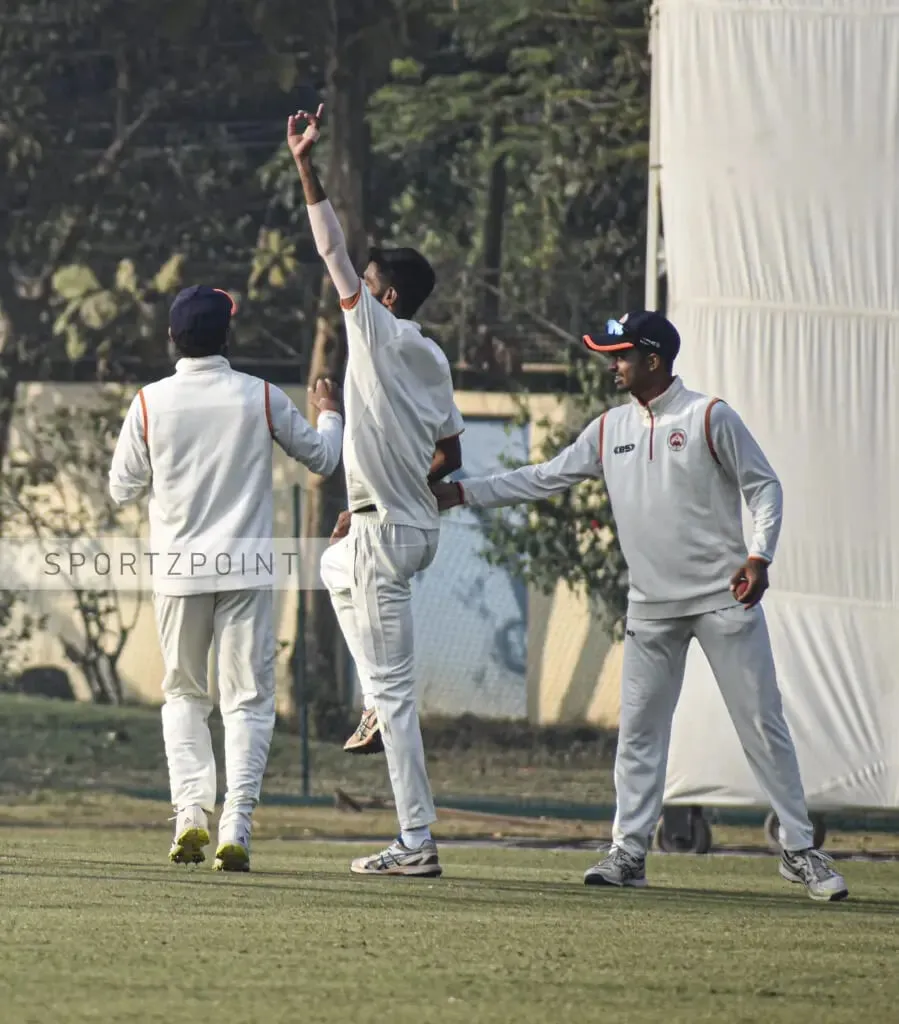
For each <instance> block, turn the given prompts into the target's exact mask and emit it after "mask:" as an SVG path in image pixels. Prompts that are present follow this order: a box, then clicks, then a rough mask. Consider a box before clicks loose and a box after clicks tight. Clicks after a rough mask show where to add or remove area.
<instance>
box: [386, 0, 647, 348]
mask: <svg viewBox="0 0 899 1024" xmlns="http://www.w3.org/2000/svg"><path fill="white" fill-rule="evenodd" d="M427 6H428V10H429V12H430V14H429V21H430V24H431V25H432V27H433V32H434V44H433V45H432V46H431V47H429V48H421V47H419V48H417V49H416V51H415V57H414V58H411V57H406V58H403V59H399V58H398V59H397V60H395V61H394V63H393V67H392V77H391V81H390V83H389V84H388V85H387V86H385V87H384V88H383V89H381V90H380V91H379V93H378V94H377V95H376V96H375V98H374V101H373V105H372V118H371V120H372V128H373V134H374V137H375V139H376V140H377V141H376V155H377V156H378V157H379V158H380V161H381V162H380V163H379V164H376V172H377V173H378V174H379V175H387V174H393V175H395V167H396V166H397V165H398V163H399V162H400V161H402V166H403V167H404V169H405V172H406V180H407V184H406V187H405V189H404V190H403V191H402V192H399V193H398V194H397V195H396V198H395V199H394V201H393V203H392V204H391V206H390V210H389V220H387V219H385V221H384V222H382V224H381V225H379V227H380V228H381V229H382V231H383V233H384V234H385V235H387V236H388V237H391V238H396V239H400V238H402V239H406V240H410V239H411V240H412V241H413V242H415V241H417V242H418V244H419V245H420V246H421V247H422V248H423V250H424V251H425V252H426V253H427V255H428V256H429V258H431V259H432V262H434V263H435V265H436V266H437V268H438V278H439V286H438V291H437V293H436V294H435V297H434V299H432V300H431V301H430V302H429V303H428V305H427V307H426V311H425V315H426V317H427V326H428V327H429V328H430V329H431V330H432V331H433V332H434V333H435V334H436V336H437V337H439V338H440V339H441V340H442V341H443V342H444V344H445V345H446V347H447V349H448V351H450V352H452V353H453V354H459V355H465V354H466V353H467V351H469V350H470V344H471V338H472V335H473V334H474V335H475V337H476V336H477V332H478V328H479V327H480V328H488V329H489V332H490V333H492V334H493V335H495V336H497V337H498V339H499V340H501V341H502V342H503V343H504V344H505V347H506V348H507V349H512V350H517V352H518V354H519V355H520V356H521V355H524V356H527V355H528V354H529V353H528V351H527V350H528V349H530V350H531V351H533V350H534V349H535V347H536V348H538V349H539V352H540V354H541V355H542V357H543V358H541V359H540V360H537V361H543V362H551V361H552V362H565V361H566V358H567V352H566V349H567V347H568V346H567V344H565V343H563V344H562V345H561V346H560V344H559V340H558V338H559V335H558V332H552V331H549V330H548V328H547V324H554V325H557V326H558V327H560V328H561V329H562V332H563V334H565V333H567V334H569V335H573V336H575V337H577V336H579V335H580V334H581V333H582V332H583V330H584V329H585V327H586V326H587V325H589V324H591V323H594V324H595V323H596V322H598V321H601V320H604V319H605V318H606V317H607V316H608V315H609V313H610V312H611V311H612V310H614V309H617V308H618V307H619V306H621V305H622V304H624V305H625V306H626V305H628V304H629V302H630V301H631V300H632V297H633V298H636V295H637V294H639V290H640V285H641V282H640V274H641V269H642V262H643V240H644V233H645V226H644V208H645V189H646V156H647V133H648V117H649V78H648V60H647V54H646V46H647V38H648V37H647V25H646V13H647V12H646V4H645V3H643V2H642V0H625V2H616V3H614V4H613V3H607V2H603V0H567V2H565V0H530V2H528V3H524V4H522V3H519V2H517V0H498V2H496V3H491V4H481V3H478V2H477V0H458V2H457V3H455V4H453V5H452V8H449V7H448V6H447V5H445V4H442V3H437V2H436V0H435V2H434V3H431V4H429V5H427ZM495 264H499V266H496V265H495ZM485 292H487V293H488V294H492V295H493V296H494V299H493V302H492V304H491V303H487V304H486V305H485V298H484V293H485ZM494 313H495V314H496V315H497V322H496V323H494V324H488V323H485V317H486V316H492V315H494ZM535 335H536V336H538V338H537V340H538V341H539V344H538V345H536V346H535V345H534V344H531V339H532V338H533V337H534V336H535ZM475 347H477V346H475ZM525 361H527V360H525Z"/></svg>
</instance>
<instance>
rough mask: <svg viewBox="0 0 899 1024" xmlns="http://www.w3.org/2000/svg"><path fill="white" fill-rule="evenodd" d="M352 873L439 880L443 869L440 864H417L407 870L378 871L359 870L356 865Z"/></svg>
mask: <svg viewBox="0 0 899 1024" xmlns="http://www.w3.org/2000/svg"><path fill="white" fill-rule="evenodd" d="M350 871H351V872H352V873H353V874H354V875H371V876H377V875H390V876H391V877H394V878H400V877H403V876H405V877H406V878H439V877H440V876H441V875H442V874H443V868H442V867H441V866H440V865H439V864H417V865H414V866H411V867H407V868H380V869H378V870H377V871H372V870H369V869H368V868H357V867H356V866H355V865H354V864H350Z"/></svg>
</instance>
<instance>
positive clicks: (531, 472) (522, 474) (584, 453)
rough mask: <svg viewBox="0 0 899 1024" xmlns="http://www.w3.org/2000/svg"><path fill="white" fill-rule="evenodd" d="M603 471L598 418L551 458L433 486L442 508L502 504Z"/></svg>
mask: <svg viewBox="0 0 899 1024" xmlns="http://www.w3.org/2000/svg"><path fill="white" fill-rule="evenodd" d="M601 475H602V464H601V462H600V455H599V419H595V420H593V422H592V423H590V424H589V425H588V426H587V427H586V428H585V429H584V430H583V431H582V432H581V434H580V436H579V437H578V439H577V440H576V441H575V442H574V443H573V444H570V445H568V447H567V448H563V449H562V451H560V452H559V454H558V455H556V456H555V458H552V459H550V460H549V461H548V462H540V463H537V464H535V465H531V466H522V467H520V468H519V469H513V470H510V471H509V472H508V473H497V474H495V475H494V476H486V477H479V478H477V479H473V480H466V481H465V483H464V484H459V483H437V484H433V485H432V486H431V490H432V491H433V492H434V494H436V495H437V502H438V505H439V507H440V510H441V511H445V510H446V509H449V508H453V507H454V506H456V505H463V504H464V505H468V506H471V507H472V508H500V507H501V506H503V505H518V504H521V503H522V502H529V501H541V500H543V499H545V498H552V497H553V496H555V495H557V494H564V492H565V491H567V490H569V489H570V488H571V487H573V486H574V485H575V484H578V483H580V482H581V481H583V480H591V479H595V478H597V477H599V476H601Z"/></svg>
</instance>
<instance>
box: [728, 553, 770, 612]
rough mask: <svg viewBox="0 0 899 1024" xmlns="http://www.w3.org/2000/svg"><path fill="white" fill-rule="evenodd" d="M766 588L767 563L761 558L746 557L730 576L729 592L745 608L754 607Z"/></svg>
mask: <svg viewBox="0 0 899 1024" xmlns="http://www.w3.org/2000/svg"><path fill="white" fill-rule="evenodd" d="M767 589H768V563H767V562H766V561H765V560H764V559H762V558H747V559H746V561H745V562H744V563H743V564H742V565H741V566H740V568H739V569H737V571H736V572H735V573H734V574H733V576H731V579H730V592H731V593H732V594H733V595H734V597H735V598H736V599H737V600H738V601H739V602H740V604H743V605H746V608H747V609H749V608H755V606H756V605H757V604H758V603H759V601H761V599H762V595H763V594H764V593H765V591H766V590H767Z"/></svg>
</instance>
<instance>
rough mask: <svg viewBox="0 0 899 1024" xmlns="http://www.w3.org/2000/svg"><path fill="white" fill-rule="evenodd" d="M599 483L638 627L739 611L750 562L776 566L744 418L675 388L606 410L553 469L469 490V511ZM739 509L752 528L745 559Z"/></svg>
mask: <svg viewBox="0 0 899 1024" xmlns="http://www.w3.org/2000/svg"><path fill="white" fill-rule="evenodd" d="M599 476H603V477H604V479H605V484H606V489H607V491H608V494H609V499H610V502H611V506H612V513H613V515H614V517H615V525H616V529H617V534H618V540H619V543H620V545H621V550H622V553H623V555H624V558H625V560H626V561H627V565H628V570H629V576H630V590H629V593H628V615H629V616H630V617H632V618H635V619H662V618H678V617H681V616H688V615H698V614H700V613H702V612H706V611H714V610H715V609H717V608H726V607H732V606H733V604H734V600H735V599H734V597H733V595H732V594H731V592H730V578H731V576H732V575H733V573H734V572H735V571H736V570H737V569H738V568H739V567H740V565H741V564H742V563H743V562H744V561H745V560H746V558H747V555H749V554H751V555H755V556H758V557H760V558H764V559H766V560H767V561H769V562H770V561H771V560H772V559H773V558H774V552H775V548H776V546H777V540H778V537H779V535H780V528H781V520H782V515H783V492H782V489H781V485H780V482H779V480H778V478H777V475H776V474H775V472H774V470H773V469H772V468H771V465H770V464H769V462H768V460H767V459H766V458H765V455H764V453H763V452H762V450H761V448H760V447H759V445H758V443H757V442H756V440H755V438H753V436H752V434H750V432H749V430H748V429H747V427H746V425H745V424H744V423H743V421H742V420H741V419H740V417H739V416H738V415H737V413H735V412H734V411H733V410H732V409H731V408H730V407H729V406H727V405H725V404H724V402H722V401H720V400H719V399H716V398H710V397H709V396H708V395H703V394H700V393H698V392H696V391H688V390H687V389H686V388H685V387H684V385H683V383H682V381H681V380H680V378H675V380H674V382H673V383H672V384H671V386H670V387H669V388H668V390H667V391H666V392H665V393H664V394H662V395H660V396H659V397H658V398H655V399H653V400H652V401H651V402H650V403H649V404H648V405H646V406H644V405H642V404H641V403H640V402H638V401H637V400H636V399H632V400H631V401H630V402H628V403H626V404H625V405H621V406H618V407H616V408H613V409H610V410H609V411H608V412H606V413H604V414H603V415H602V416H600V417H598V418H597V419H595V420H593V422H592V423H590V424H589V425H588V426H587V427H586V428H585V429H584V431H583V432H582V433H581V435H580V436H579V437H578V439H577V440H576V441H575V442H574V443H573V444H571V445H569V446H568V447H567V448H565V449H564V450H563V451H561V452H560V453H559V454H558V455H557V456H556V457H555V458H554V459H551V460H550V461H549V462H544V463H541V464H539V465H533V466H524V467H522V468H521V469H516V470H513V471H511V472H509V473H500V474H498V475H496V476H491V477H485V478H482V479H477V480H466V481H465V484H464V493H465V503H466V504H467V505H471V506H474V507H481V508H494V507H499V506H501V505H512V504H517V503H518V502H523V501H535V500H538V499H541V498H548V497H551V496H552V495H555V494H561V493H563V492H564V491H566V490H568V488H569V487H572V486H573V485H574V484H576V483H578V482H580V481H582V480H587V479H590V478H597V477H599ZM741 498H742V499H745V501H746V504H747V506H748V507H749V510H750V512H751V514H752V521H753V535H752V541H751V544H750V545H749V548H748V550H747V546H746V543H745V540H744V537H743V516H742V504H741Z"/></svg>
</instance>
